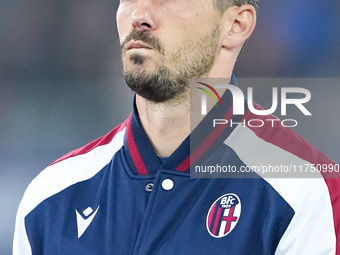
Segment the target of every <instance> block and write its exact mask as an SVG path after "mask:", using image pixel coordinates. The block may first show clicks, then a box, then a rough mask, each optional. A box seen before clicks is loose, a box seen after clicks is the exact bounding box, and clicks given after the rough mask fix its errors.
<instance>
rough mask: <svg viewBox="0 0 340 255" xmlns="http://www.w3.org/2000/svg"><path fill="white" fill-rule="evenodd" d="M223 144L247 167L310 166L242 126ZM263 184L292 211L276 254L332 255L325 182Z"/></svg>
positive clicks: (330, 215)
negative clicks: (273, 191)
mask: <svg viewBox="0 0 340 255" xmlns="http://www.w3.org/2000/svg"><path fill="white" fill-rule="evenodd" d="M282 139H285V138H284V137H282ZM224 143H225V144H226V145H227V146H229V147H230V148H232V149H233V150H234V151H235V152H236V154H237V155H238V156H239V158H240V159H241V160H242V161H243V162H244V163H245V164H246V165H247V166H259V165H260V164H263V165H269V164H271V165H275V164H276V165H279V164H282V163H283V164H297V165H304V164H309V162H307V161H305V160H303V159H301V158H299V157H297V156H296V155H294V154H292V153H289V152H287V151H285V150H283V149H281V148H280V147H278V146H275V145H273V144H271V143H268V142H266V141H264V140H263V139H261V138H260V137H258V136H257V135H256V134H255V133H254V132H253V131H252V130H251V129H249V128H247V127H244V126H242V125H240V126H238V127H237V128H235V130H234V131H233V133H232V134H231V135H230V136H229V138H228V139H227V140H226V141H225V142H224ZM265 180H266V181H267V182H268V183H269V184H270V185H271V186H272V187H273V188H274V189H275V190H276V191H277V192H278V193H279V194H280V195H281V196H282V197H283V198H284V199H285V201H286V202H287V203H288V204H289V205H290V206H291V207H292V208H293V210H294V211H295V215H294V217H293V219H292V221H291V222H290V224H289V226H288V228H287V230H286V232H285V233H284V235H283V237H282V238H281V240H280V243H279V245H278V247H277V250H276V253H275V254H276V255H283V254H285V255H287V254H302V255H304V254H306V255H309V254H335V245H336V237H335V229H334V222H333V211H332V204H331V200H330V196H329V191H328V187H327V185H326V183H325V181H324V179H323V178H322V177H321V176H320V178H265Z"/></svg>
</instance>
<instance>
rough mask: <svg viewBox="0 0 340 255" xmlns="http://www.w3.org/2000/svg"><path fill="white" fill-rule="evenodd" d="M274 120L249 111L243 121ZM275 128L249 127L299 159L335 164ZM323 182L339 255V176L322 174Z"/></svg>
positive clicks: (294, 136)
mask: <svg viewBox="0 0 340 255" xmlns="http://www.w3.org/2000/svg"><path fill="white" fill-rule="evenodd" d="M254 107H255V109H258V110H262V108H261V107H260V106H258V105H256V104H254ZM268 118H269V119H274V118H275V117H273V116H258V115H254V114H252V113H251V112H250V111H249V110H248V113H247V114H246V117H245V119H246V120H248V119H268ZM276 125H277V128H272V127H271V126H269V127H265V128H263V127H261V128H254V127H249V125H247V127H248V128H250V129H251V130H252V131H253V132H254V133H255V134H256V135H257V136H258V137H260V138H262V139H263V140H265V141H267V142H269V143H272V144H274V145H276V146H278V147H280V148H282V149H284V150H286V151H288V152H290V153H292V154H294V155H296V156H298V157H299V158H301V159H303V160H306V161H308V162H311V163H312V164H315V165H316V166H317V165H319V166H322V165H327V166H329V165H333V167H335V166H336V164H335V163H334V162H333V161H332V160H330V159H329V158H328V157H327V156H326V155H324V154H323V153H322V152H320V151H319V150H317V149H316V148H315V147H314V146H312V145H311V144H310V143H309V142H308V141H306V140H305V139H303V138H302V137H301V136H300V135H298V134H297V133H296V132H294V131H293V130H292V129H290V128H285V127H283V126H282V125H281V124H280V123H276ZM322 175H323V177H324V181H325V182H326V185H327V187H328V191H329V196H330V200H331V203H332V208H333V220H334V227H335V233H336V254H339V255H340V189H339V187H340V174H339V173H337V172H326V173H322Z"/></svg>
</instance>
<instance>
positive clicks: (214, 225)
mask: <svg viewBox="0 0 340 255" xmlns="http://www.w3.org/2000/svg"><path fill="white" fill-rule="evenodd" d="M240 215H241V200H240V198H239V197H238V196H237V195H236V194H232V193H228V194H225V195H223V196H221V197H219V198H218V199H217V200H216V201H215V202H214V203H213V204H212V205H211V207H210V209H209V212H208V215H207V220H206V225H207V230H208V232H209V234H210V235H211V236H213V237H215V238H221V237H224V236H226V235H228V234H229V233H230V232H231V231H232V230H233V229H234V228H235V226H236V224H237V222H238V220H239V219H240Z"/></svg>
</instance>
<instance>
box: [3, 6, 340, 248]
mask: <svg viewBox="0 0 340 255" xmlns="http://www.w3.org/2000/svg"><path fill="white" fill-rule="evenodd" d="M117 6H118V1H108V0H96V1H89V0H81V1H80V0H78V1H77V0H67V1H66V0H58V1H56V0H54V1H52V0H45V1H32V0H11V1H9V0H1V1H0V131H1V137H0V206H1V208H0V209H1V210H0V216H1V217H0V226H1V227H0V254H10V253H11V244H12V236H13V230H14V222H15V214H16V210H17V207H18V204H19V202H20V199H21V197H22V195H23V192H24V190H25V189H26V187H27V185H28V184H29V182H30V181H31V180H32V179H33V178H34V177H35V176H36V175H37V174H38V173H39V172H40V171H41V170H42V169H44V168H45V167H46V166H47V165H48V164H50V163H51V162H52V161H54V160H55V159H57V158H59V157H60V156H62V155H64V154H65V153H67V152H69V151H70V150H73V149H76V148H78V147H80V146H82V145H84V144H86V143H88V142H90V141H92V140H94V139H95V138H97V137H99V136H102V135H104V134H105V133H107V132H108V131H109V130H111V129H112V128H113V127H115V126H116V125H118V124H119V123H120V122H122V121H123V120H124V119H125V118H126V117H127V116H128V113H129V112H130V110H131V98H132V96H133V95H132V93H131V92H130V91H129V89H127V88H126V87H125V84H124V82H123V76H122V71H121V70H122V67H121V60H120V48H119V43H118V34H117V30H116V22H115V15H116V8H117ZM260 7H261V8H260V11H259V17H258V25H257V28H256V30H255V33H254V35H253V37H252V38H251V39H250V40H249V42H248V46H247V47H246V48H245V50H244V51H243V53H242V54H241V56H240V58H239V60H238V62H237V66H236V69H235V74H236V76H237V77H257V78H262V77H276V78H292V77H293V78H320V77H322V78H325V77H328V78H340V77H339V76H340V75H339V74H340V61H339V59H340V49H339V48H340V43H339V42H340V16H339V15H338V14H339V13H340V2H339V1H335V0H328V1H327V2H324V1H319V0H299V1H296V0H285V1H274V0H263V1H261V4H260ZM200 22H204V20H203V19H202V20H197V26H198V27H199V25H200V24H199V23H200ZM262 89H264V90H265V91H267V90H266V88H262ZM312 90H313V92H312V100H313V99H314V98H315V100H314V106H313V107H312V109H313V111H314V112H315V113H316V116H323V117H324V118H326V119H323V120H322V121H320V120H319V119H318V117H314V116H313V118H312V119H308V120H307V122H306V124H301V125H300V127H299V129H298V130H297V131H298V132H299V133H301V134H302V135H303V136H304V137H306V138H307V139H308V140H310V141H311V142H312V143H313V144H314V145H316V147H317V148H319V149H320V150H322V151H323V152H325V153H326V154H327V155H330V156H331V157H332V158H333V160H335V161H336V162H339V161H340V156H339V154H340V153H339V142H340V139H339V137H338V132H337V130H338V127H340V124H339V121H338V117H337V116H339V114H338V112H337V111H338V110H339V109H340V108H339V105H340V103H339V100H338V97H339V95H340V89H339V86H333V85H330V86H323V84H322V83H321V84H320V86H319V87H317V86H315V85H314V87H313V89H312ZM256 93H259V94H258V95H257V97H255V98H258V101H260V103H262V102H263V104H266V102H265V99H266V97H267V96H266V95H268V93H267V94H266V92H263V94H262V93H260V92H257V90H256ZM269 95H270V93H269ZM329 107H330V108H332V109H331V110H330V111H326V109H328V108H329ZM317 112H318V114H317Z"/></svg>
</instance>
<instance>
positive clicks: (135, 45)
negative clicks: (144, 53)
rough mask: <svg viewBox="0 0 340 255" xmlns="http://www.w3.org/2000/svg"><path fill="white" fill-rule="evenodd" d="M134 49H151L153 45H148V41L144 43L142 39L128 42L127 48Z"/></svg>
mask: <svg viewBox="0 0 340 255" xmlns="http://www.w3.org/2000/svg"><path fill="white" fill-rule="evenodd" d="M133 49H148V50H151V49H152V47H151V46H150V45H148V44H147V43H143V42H141V41H134V40H132V41H130V42H128V44H127V45H126V50H127V51H128V50H133Z"/></svg>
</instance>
